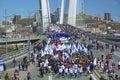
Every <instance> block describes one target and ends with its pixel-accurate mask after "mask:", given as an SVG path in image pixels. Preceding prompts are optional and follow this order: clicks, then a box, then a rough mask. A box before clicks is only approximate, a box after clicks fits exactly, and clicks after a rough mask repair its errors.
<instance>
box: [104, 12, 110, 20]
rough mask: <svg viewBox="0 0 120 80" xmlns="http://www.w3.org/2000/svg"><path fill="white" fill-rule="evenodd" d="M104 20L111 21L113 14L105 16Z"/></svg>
mask: <svg viewBox="0 0 120 80" xmlns="http://www.w3.org/2000/svg"><path fill="white" fill-rule="evenodd" d="M104 20H105V21H111V14H110V13H105V14H104Z"/></svg>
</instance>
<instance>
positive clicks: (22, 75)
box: [0, 64, 35, 80]
mask: <svg viewBox="0 0 120 80" xmlns="http://www.w3.org/2000/svg"><path fill="white" fill-rule="evenodd" d="M34 67H35V65H33V64H30V65H29V67H28V70H29V71H32V70H33V69H34ZM16 69H17V70H18V67H15V68H12V69H9V70H7V71H5V72H2V73H1V74H0V75H1V77H2V79H3V80H4V76H5V74H6V73H8V74H9V77H10V80H12V77H13V74H14V71H15V70H16ZM28 70H27V71H19V76H18V77H19V80H24V79H27V72H28Z"/></svg>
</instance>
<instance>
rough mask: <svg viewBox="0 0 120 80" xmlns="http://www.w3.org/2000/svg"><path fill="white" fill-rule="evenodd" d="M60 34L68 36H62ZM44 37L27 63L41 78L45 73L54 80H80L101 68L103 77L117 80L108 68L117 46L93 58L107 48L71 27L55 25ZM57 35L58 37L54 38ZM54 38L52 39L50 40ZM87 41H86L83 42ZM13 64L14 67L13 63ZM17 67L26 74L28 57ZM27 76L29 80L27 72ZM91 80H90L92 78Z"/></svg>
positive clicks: (101, 79) (110, 68) (112, 67)
mask: <svg viewBox="0 0 120 80" xmlns="http://www.w3.org/2000/svg"><path fill="white" fill-rule="evenodd" d="M61 33H65V34H67V35H69V36H63V34H62V35H61ZM46 34H47V39H44V40H42V41H41V42H40V43H35V44H34V47H33V51H34V53H31V57H30V62H32V63H33V64H35V63H38V64H37V66H38V67H39V70H38V71H39V73H40V76H41V77H44V74H46V73H54V74H57V76H56V77H57V78H61V77H63V78H79V77H81V76H82V75H83V74H84V75H89V74H91V73H93V71H94V70H96V68H100V69H102V71H103V73H108V74H109V78H110V79H114V80H120V78H119V76H118V75H117V74H115V69H116V65H115V63H114V62H113V63H112V65H111V64H110V60H109V59H111V58H112V55H113V54H112V53H114V51H115V50H116V49H117V46H116V45H115V46H112V48H111V51H110V52H109V53H108V54H107V55H105V54H101V57H95V56H94V53H93V49H96V50H98V51H101V50H104V49H108V48H110V47H109V44H102V43H99V42H98V41H97V40H91V39H90V37H89V36H88V35H87V34H86V33H85V31H82V30H80V29H78V28H75V27H73V26H71V25H59V24H58V25H51V26H50V27H49V28H48V30H47V32H46ZM56 34H60V35H58V36H56ZM53 35H55V36H54V37H53ZM63 37H64V38H63ZM86 39H88V40H89V41H88V42H86ZM110 56H111V57H110ZM13 63H15V64H14V66H15V65H16V62H15V61H14V60H13ZM18 63H19V65H18V66H19V70H28V66H29V61H28V58H27V57H25V58H23V60H22V62H18ZM118 64H119V65H118V68H120V61H119V62H118ZM15 73H16V71H15ZM6 75H7V74H6ZM27 76H28V80H30V77H31V74H30V71H28V73H27ZM90 80H93V79H92V77H90ZM100 80H104V78H103V77H102V76H101V78H100Z"/></svg>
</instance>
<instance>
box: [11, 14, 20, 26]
mask: <svg viewBox="0 0 120 80" xmlns="http://www.w3.org/2000/svg"><path fill="white" fill-rule="evenodd" d="M20 20H21V16H20V15H15V16H14V18H13V23H14V24H17V22H18V21H20Z"/></svg>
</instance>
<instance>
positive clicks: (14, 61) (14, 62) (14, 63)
mask: <svg viewBox="0 0 120 80" xmlns="http://www.w3.org/2000/svg"><path fill="white" fill-rule="evenodd" d="M16 63H17V62H16V60H15V58H14V59H13V65H14V67H15V66H16Z"/></svg>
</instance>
